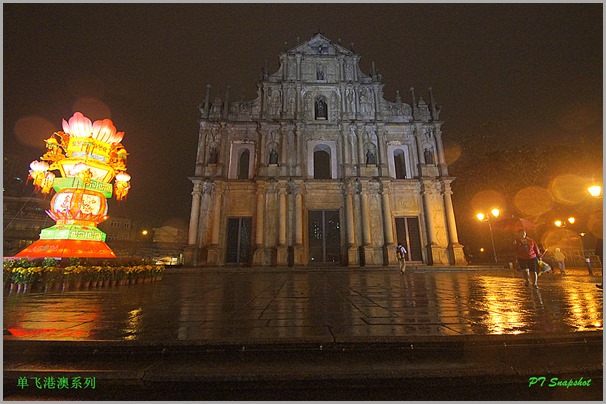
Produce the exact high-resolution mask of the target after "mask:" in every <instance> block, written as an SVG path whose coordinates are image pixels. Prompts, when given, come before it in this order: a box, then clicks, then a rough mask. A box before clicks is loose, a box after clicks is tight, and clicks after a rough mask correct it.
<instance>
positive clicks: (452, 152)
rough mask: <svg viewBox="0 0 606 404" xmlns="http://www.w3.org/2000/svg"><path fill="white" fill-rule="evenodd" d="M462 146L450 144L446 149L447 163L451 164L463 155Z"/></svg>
mask: <svg viewBox="0 0 606 404" xmlns="http://www.w3.org/2000/svg"><path fill="white" fill-rule="evenodd" d="M461 153H462V151H461V146H459V145H458V144H453V145H449V146H447V147H446V148H445V149H444V158H445V159H446V164H448V165H450V164H452V163H454V162H455V161H457V160H458V159H459V158H460V157H461Z"/></svg>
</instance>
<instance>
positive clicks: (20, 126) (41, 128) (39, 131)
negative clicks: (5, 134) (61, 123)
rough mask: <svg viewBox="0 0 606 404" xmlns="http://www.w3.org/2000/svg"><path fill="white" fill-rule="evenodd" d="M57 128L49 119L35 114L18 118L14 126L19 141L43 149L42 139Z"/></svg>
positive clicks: (50, 134)
mask: <svg viewBox="0 0 606 404" xmlns="http://www.w3.org/2000/svg"><path fill="white" fill-rule="evenodd" d="M57 130H58V128H56V127H55V125H53V124H52V123H51V121H50V120H48V119H46V118H43V117H41V116H37V115H28V116H25V117H23V118H20V119H19V120H17V122H16V123H15V128H14V132H15V137H16V138H17V140H18V141H19V142H20V143H22V144H24V145H26V146H31V147H35V148H38V149H43V148H44V140H45V139H48V138H49V137H51V136H52V134H53V133H54V132H55V131H57Z"/></svg>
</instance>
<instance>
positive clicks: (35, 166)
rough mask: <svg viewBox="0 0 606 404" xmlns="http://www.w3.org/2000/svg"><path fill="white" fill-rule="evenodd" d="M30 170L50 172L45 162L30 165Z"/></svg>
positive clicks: (34, 162)
mask: <svg viewBox="0 0 606 404" xmlns="http://www.w3.org/2000/svg"><path fill="white" fill-rule="evenodd" d="M29 168H31V169H32V171H48V169H49V165H48V163H47V162H45V161H37V160H34V161H32V162H31V163H30V164H29Z"/></svg>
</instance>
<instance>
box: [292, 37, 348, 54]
mask: <svg viewBox="0 0 606 404" xmlns="http://www.w3.org/2000/svg"><path fill="white" fill-rule="evenodd" d="M287 53H289V54H296V53H300V54H303V55H307V56H311V55H327V56H336V55H352V54H353V52H351V51H350V50H349V49H346V48H344V47H343V46H341V45H338V44H334V43H332V41H331V40H330V39H328V38H326V37H325V36H324V35H323V34H321V33H317V34H316V35H314V36H313V37H312V38H311V39H310V40H309V41H307V42H304V43H302V44H300V45H297V46H296V47H294V48H292V49H291V50H289V51H288V52H287Z"/></svg>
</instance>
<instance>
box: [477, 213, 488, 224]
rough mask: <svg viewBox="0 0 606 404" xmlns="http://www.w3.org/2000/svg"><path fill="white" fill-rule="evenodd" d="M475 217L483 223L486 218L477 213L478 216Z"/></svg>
mask: <svg viewBox="0 0 606 404" xmlns="http://www.w3.org/2000/svg"><path fill="white" fill-rule="evenodd" d="M476 217H477V218H478V220H479V221H480V222H483V221H484V218H485V217H486V216H485V215H484V213H478V214H477V215H476Z"/></svg>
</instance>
